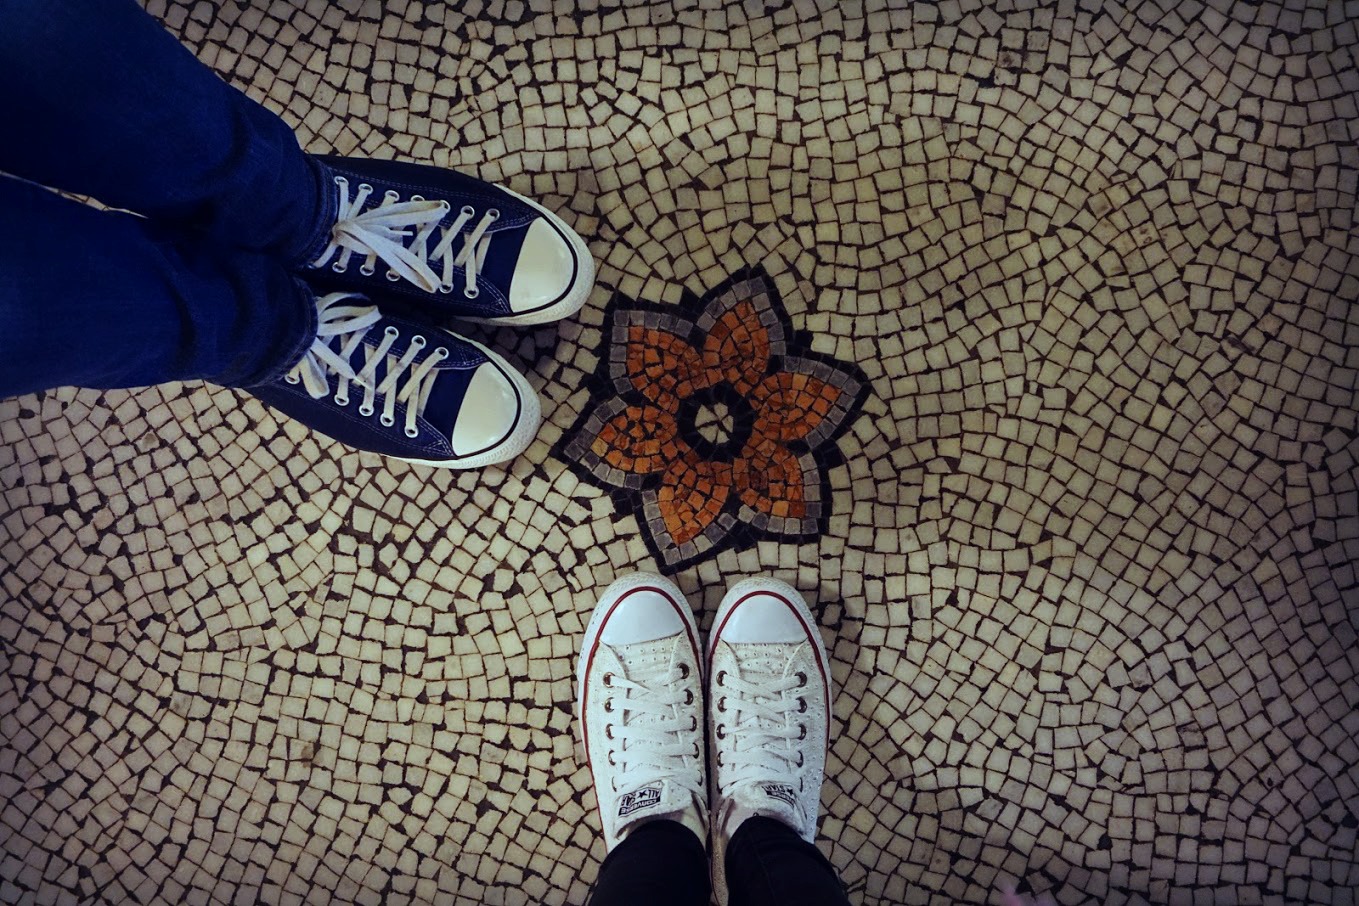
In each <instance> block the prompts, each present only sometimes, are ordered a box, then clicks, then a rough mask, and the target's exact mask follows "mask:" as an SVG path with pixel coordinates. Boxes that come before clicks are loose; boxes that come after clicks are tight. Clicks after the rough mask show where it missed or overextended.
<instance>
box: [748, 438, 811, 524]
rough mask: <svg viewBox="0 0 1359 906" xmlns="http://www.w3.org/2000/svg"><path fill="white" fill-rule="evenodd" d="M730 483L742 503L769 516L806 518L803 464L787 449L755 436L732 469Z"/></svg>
mask: <svg viewBox="0 0 1359 906" xmlns="http://www.w3.org/2000/svg"><path fill="white" fill-rule="evenodd" d="M733 483H734V484H735V485H736V488H737V490H738V492H739V493H740V495H741V502H742V503H744V504H745V505H746V506H748V507H750V508H751V509H752V510H756V511H757V512H761V513H766V514H768V515H770V516H780V517H783V518H788V519H801V518H802V517H804V516H806V515H807V486H806V482H805V481H804V479H803V475H802V463H801V462H800V461H799V460H798V458H797V457H796V456H794V455H793V453H792V451H790V450H789V449H788V448H787V447H785V446H783V445H782V444H780V443H776V442H775V441H772V440H770V439H768V438H762V437H760V435H758V434H757V435H755V436H754V437H752V438H751V439H750V443H748V444H747V445H746V449H745V455H744V457H743V458H742V459H741V460H738V461H737V462H736V464H735V467H734V474H733Z"/></svg>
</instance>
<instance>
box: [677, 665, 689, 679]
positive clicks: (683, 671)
mask: <svg viewBox="0 0 1359 906" xmlns="http://www.w3.org/2000/svg"><path fill="white" fill-rule="evenodd" d="M679 675H680V679H688V678H689V665H688V664H680V665H679Z"/></svg>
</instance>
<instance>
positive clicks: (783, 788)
mask: <svg viewBox="0 0 1359 906" xmlns="http://www.w3.org/2000/svg"><path fill="white" fill-rule="evenodd" d="M762 788H763V789H764V792H765V795H766V796H768V797H769V798H771V799H778V800H779V801H780V802H786V803H788V804H789V805H791V806H794V807H796V805H797V794H796V793H794V792H793V788H792V787H791V786H789V785H788V784H786V783H766V784H762Z"/></svg>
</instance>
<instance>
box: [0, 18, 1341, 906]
mask: <svg viewBox="0 0 1359 906" xmlns="http://www.w3.org/2000/svg"><path fill="white" fill-rule="evenodd" d="M151 9H152V11H153V13H154V14H155V15H157V16H158V17H159V18H162V19H163V20H164V21H165V22H166V23H167V27H168V28H170V29H171V30H172V31H173V32H174V33H175V34H176V35H178V36H180V37H181V38H182V39H183V40H184V41H185V42H186V43H187V44H188V45H189V46H190V47H191V48H193V50H194V51H195V52H196V53H198V54H199V56H201V57H202V58H203V60H204V61H206V62H207V63H208V64H210V65H212V66H213V67H215V68H216V69H217V70H218V71H219V72H221V73H223V74H224V75H225V76H226V77H228V78H229V79H230V80H231V81H232V82H234V83H235V84H237V85H239V86H241V87H243V88H245V89H246V90H248V91H249V92H250V93H251V94H252V95H253V96H255V97H256V98H259V99H262V100H264V101H265V103H267V104H268V105H270V106H271V107H272V108H273V109H276V110H278V111H280V112H282V114H283V115H284V116H285V117H286V118H287V119H288V120H289V121H290V122H291V123H293V124H294V125H296V127H297V129H298V132H299V134H300V136H301V139H302V141H303V142H304V144H305V145H306V146H307V147H308V148H311V149H314V150H318V151H320V150H331V149H336V150H338V151H339V152H341V153H356V154H365V155H372V156H395V157H401V158H409V159H415V160H433V161H435V162H437V163H439V164H446V165H451V166H456V167H461V168H465V169H467V170H469V171H471V172H474V173H478V174H480V175H481V176H483V177H485V178H488V179H493V180H499V181H504V182H506V183H508V184H509V185H510V186H511V187H513V188H514V189H516V190H517V191H519V192H522V193H527V194H532V195H534V196H536V197H539V198H541V199H544V200H545V201H546V203H548V204H549V205H551V206H553V207H554V208H556V209H558V210H560V211H562V212H563V216H564V217H566V218H567V219H568V220H569V221H570V222H572V223H573V224H574V226H575V227H576V228H577V230H578V231H580V232H581V233H582V234H583V235H584V236H585V237H587V239H588V240H589V242H590V247H591V249H592V251H593V253H594V255H595V257H596V259H597V261H598V262H599V265H600V284H599V287H598V289H597V290H596V291H595V294H594V296H593V297H592V299H591V302H590V304H589V305H588V306H587V307H586V309H585V310H584V312H583V313H582V314H581V316H580V317H579V318H577V319H574V320H572V321H570V322H567V323H564V324H562V325H561V327H560V329H559V330H554V329H551V328H547V329H541V330H536V331H533V332H520V333H511V332H509V331H502V332H500V333H496V334H492V335H491V340H492V341H493V342H495V343H496V344H497V345H499V346H500V347H501V348H502V349H505V350H507V351H508V352H509V353H510V354H511V355H512V356H513V357H514V358H515V360H516V361H518V362H520V363H521V364H523V365H524V367H525V368H526V369H528V370H529V371H530V373H531V375H532V378H531V379H532V381H533V383H534V384H535V386H537V387H538V388H540V391H541V395H542V397H543V399H544V408H545V412H546V417H547V423H546V424H545V426H544V428H543V431H542V434H541V437H540V439H539V440H538V442H536V443H535V445H534V446H533V447H532V448H531V449H530V451H529V452H528V454H526V455H525V456H524V457H523V458H522V459H521V460H519V461H518V462H515V463H514V464H513V465H512V466H510V467H509V468H507V469H488V470H486V471H484V472H481V473H479V474H450V473H445V472H432V471H428V470H425V469H421V468H414V467H405V466H402V465H393V464H391V463H386V462H383V461H380V460H378V459H377V458H375V457H370V456H365V455H356V454H351V453H346V452H345V451H343V450H342V449H340V448H339V447H338V446H337V445H335V444H333V443H330V442H328V441H326V440H325V439H323V438H319V437H316V436H313V435H311V434H309V433H308V432H307V431H305V430H304V429H302V428H301V427H300V426H299V425H297V424H295V423H292V422H290V421H287V420H285V419H283V418H282V417H280V416H276V415H274V414H271V413H270V412H269V411H267V410H265V409H264V408H263V407H262V406H260V405H259V404H257V403H256V402H254V401H252V400H250V399H248V398H247V397H245V396H244V395H243V394H240V393H237V392H233V391H229V390H223V389H217V388H212V387H205V386H201V385H184V386H181V385H174V386H166V387H160V388H153V389H147V390H144V391H139V392H133V393H124V392H119V393H102V394H101V393H95V392H89V391H74V390H60V391H55V392H51V393H48V394H45V395H43V396H40V397H32V396H31V397H24V398H20V399H15V400H9V401H5V402H3V403H0V495H3V496H2V497H0V588H3V595H0V600H2V602H3V603H0V668H3V669H0V843H2V844H3V847H2V850H0V902H5V903H11V902H21V903H32V902H36V903H58V902H62V903H64V902H84V903H93V902H100V903H132V902H135V903H165V904H180V903H250V902H257V901H258V902H268V903H308V904H311V903H376V902H384V901H385V902H387V903H417V902H418V903H432V902H438V903H458V904H481V903H507V904H520V903H553V904H559V903H581V902H583V901H584V899H585V897H586V894H587V890H588V885H589V882H590V880H591V879H592V878H593V877H594V875H595V872H596V871H597V869H598V865H599V862H600V860H601V858H602V857H603V855H604V851H603V846H602V844H601V842H600V839H599V836H598V818H597V816H596V815H595V813H594V811H593V809H594V796H593V793H592V792H591V791H590V789H589V777H588V773H587V771H586V769H585V767H584V766H583V765H582V764H581V763H580V761H579V760H578V756H577V751H576V748H575V746H574V744H573V737H572V716H571V702H572V697H573V690H572V669H573V663H574V656H575V653H576V649H577V646H578V644H579V641H580V637H581V633H582V628H583V621H584V620H585V618H586V617H587V616H588V614H589V611H590V609H591V607H592V605H593V603H594V600H595V595H596V593H597V592H598V591H599V590H600V589H601V588H602V587H603V586H604V585H605V584H607V583H608V582H609V581H611V580H612V579H613V578H614V577H615V576H616V575H618V574H620V573H623V572H627V571H631V570H633V569H636V568H644V569H665V570H666V571H668V572H671V573H672V574H673V575H674V576H675V577H676V580H677V581H678V582H679V583H680V585H681V586H682V587H683V588H684V589H685V590H686V592H688V593H689V595H690V597H691V600H692V603H693V604H694V606H695V608H696V609H699V610H700V611H701V615H702V618H703V621H704V623H705V624H706V623H708V622H710V621H711V618H712V614H713V611H714V609H715V607H716V604H717V601H718V599H719V598H720V597H721V594H722V591H723V587H724V583H725V582H726V581H729V580H734V579H736V578H738V577H743V576H747V575H752V574H756V573H772V574H773V575H775V576H778V577H780V578H783V579H786V580H789V581H791V582H793V583H794V584H796V585H797V586H798V587H799V588H800V589H801V590H802V591H803V592H804V594H806V595H807V596H808V598H809V599H810V600H811V601H812V603H813V605H814V609H815V611H816V613H817V614H818V616H819V618H820V621H821V625H822V628H823V632H824V635H825V638H826V641H827V643H828V646H829V648H830V650H831V652H832V656H833V664H834V675H835V681H836V684H837V686H838V698H837V699H836V702H835V720H834V725H833V732H834V733H835V742H834V745H833V748H832V751H831V753H830V757H829V765H828V767H829V772H828V773H829V778H828V782H827V784H826V786H825V789H824V795H823V818H822V826H821V846H822V847H823V849H824V851H825V852H826V853H827V854H828V855H829V857H830V859H831V860H832V861H833V863H834V864H835V865H836V867H837V868H838V869H839V870H840V872H841V873H842V875H843V878H844V881H845V882H846V884H847V885H848V886H849V888H850V891H851V899H852V900H853V901H854V902H855V903H864V904H898V903H932V904H952V903H987V902H996V901H997V900H996V896H997V894H996V891H997V890H998V889H999V888H1001V887H1003V886H1005V885H1009V884H1015V885H1017V886H1018V887H1019V889H1020V891H1021V892H1023V891H1031V892H1034V893H1050V894H1051V896H1052V897H1053V898H1054V899H1055V900H1056V901H1057V902H1059V903H1063V904H1076V903H1110V904H1122V903H1156V904H1162V903H1171V904H1191V903H1192V904H1252V903H1309V904H1340V903H1349V904H1352V903H1355V902H1356V888H1359V848H1357V845H1356V834H1357V833H1359V817H1356V815H1357V814H1359V742H1357V741H1356V740H1357V739H1359V647H1357V646H1356V644H1355V643H1356V626H1357V625H1359V585H1357V584H1356V576H1355V563H1356V562H1359V488H1356V478H1359V424H1357V419H1356V409H1357V408H1359V407H1357V405H1356V374H1359V306H1356V304H1355V303H1356V299H1359V258H1357V257H1356V256H1359V231H1357V230H1356V226H1355V216H1356V190H1357V188H1359V150H1356V142H1357V141H1359V112H1357V111H1356V98H1357V97H1359V61H1357V54H1359V39H1357V38H1356V29H1355V24H1354V23H1355V21H1356V20H1359V4H1357V3H1355V2H1353V0H1347V2H1341V0H1309V2H1305V3H1304V2H1292V0H1290V2H1287V3H1284V4H1282V5H1280V4H1279V3H1275V2H1269V0H1265V2H1261V3H1251V4H1246V3H1229V2H1226V0H1215V2H1211V3H1207V4H1204V3H1200V2H1194V0H1185V2H1173V3H1172V2H1137V0H1133V2H1129V3H1127V4H1118V3H1099V2H1080V3H1076V2H1060V3H1056V4H1042V5H1041V6H1040V5H1039V4H1035V3H1028V2H1022V0H1013V2H1003V0H1002V2H996V3H986V4H984V3H980V2H961V0H951V2H943V3H940V4H938V5H928V4H924V3H905V2H898V3H891V4H887V5H886V6H884V5H882V4H880V3H875V4H866V5H861V4H857V3H854V4H843V5H841V4H835V3H830V2H823V3H820V4H814V3H812V2H808V0H789V2H783V3H779V4H770V5H768V6H765V5H762V4H759V3H753V2H746V3H729V4H722V3H720V2H715V0H704V2H698V3H695V2H691V0H686V2H656V3H652V4H649V5H646V4H642V3H631V2H629V3H627V4H626V5H622V6H620V5H618V4H617V3H614V4H612V5H610V4H609V3H607V2H605V3H597V2H594V0H581V2H579V3H571V2H548V0H529V2H528V3H524V2H521V0H512V2H494V0H493V2H478V0H472V2H468V3H466V4H462V5H460V8H459V9H457V10H456V11H455V10H454V9H453V8H451V7H445V6H443V5H440V4H437V3H430V4H425V5H421V4H419V3H414V2H411V3H404V2H388V3H376V2H371V0H370V2H358V0H337V2H335V3H331V2H328V0H309V2H305V3H303V2H297V3H282V2H274V3H271V2H266V0H254V2H224V3H221V4H217V5H211V4H208V3H183V4H180V3H171V4H170V5H169V6H168V7H167V6H166V3H165V2H164V0H153V2H152V3H151ZM648 406H649V407H651V409H649V410H648V409H646V407H648ZM644 416H645V417H644Z"/></svg>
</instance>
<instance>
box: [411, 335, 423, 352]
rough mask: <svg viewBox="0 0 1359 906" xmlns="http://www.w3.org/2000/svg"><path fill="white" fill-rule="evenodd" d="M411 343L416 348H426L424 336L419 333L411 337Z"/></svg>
mask: <svg viewBox="0 0 1359 906" xmlns="http://www.w3.org/2000/svg"><path fill="white" fill-rule="evenodd" d="M411 345H412V346H414V347H415V348H416V349H424V348H425V338H424V336H422V335H421V334H418V333H417V334H416V335H415V336H413V337H411Z"/></svg>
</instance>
